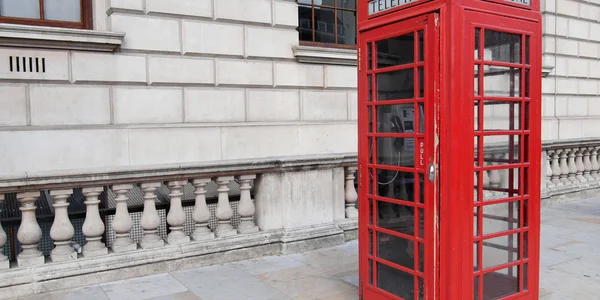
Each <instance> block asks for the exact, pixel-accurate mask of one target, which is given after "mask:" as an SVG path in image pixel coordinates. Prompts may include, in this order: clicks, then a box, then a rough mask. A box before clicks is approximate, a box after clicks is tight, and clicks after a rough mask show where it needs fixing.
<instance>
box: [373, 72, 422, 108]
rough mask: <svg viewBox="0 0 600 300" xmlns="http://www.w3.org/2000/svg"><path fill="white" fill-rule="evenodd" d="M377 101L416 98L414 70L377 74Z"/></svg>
mask: <svg viewBox="0 0 600 300" xmlns="http://www.w3.org/2000/svg"><path fill="white" fill-rule="evenodd" d="M376 79H377V100H378V101H382V100H398V99H411V98H413V97H414V96H415V71H414V69H412V68H409V69H405V70H398V71H393V72H385V73H379V74H377V77H376Z"/></svg>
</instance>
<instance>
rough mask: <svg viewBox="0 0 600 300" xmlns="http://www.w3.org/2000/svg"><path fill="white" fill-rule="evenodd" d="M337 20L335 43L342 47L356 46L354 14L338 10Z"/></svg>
mask: <svg viewBox="0 0 600 300" xmlns="http://www.w3.org/2000/svg"><path fill="white" fill-rule="evenodd" d="M338 1H343V0H338ZM337 18H338V19H337V30H338V32H337V39H338V40H337V43H338V44H342V45H356V12H355V11H347V10H338V11H337Z"/></svg>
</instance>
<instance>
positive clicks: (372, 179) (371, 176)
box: [369, 169, 375, 224]
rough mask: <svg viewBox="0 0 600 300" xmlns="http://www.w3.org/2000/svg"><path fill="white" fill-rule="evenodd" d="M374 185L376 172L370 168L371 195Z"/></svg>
mask: <svg viewBox="0 0 600 300" xmlns="http://www.w3.org/2000/svg"><path fill="white" fill-rule="evenodd" d="M374 186H375V174H374V172H373V169H369V194H370V195H373V188H374ZM371 205H372V204H371ZM369 224H371V223H369Z"/></svg>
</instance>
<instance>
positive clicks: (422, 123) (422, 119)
mask: <svg viewBox="0 0 600 300" xmlns="http://www.w3.org/2000/svg"><path fill="white" fill-rule="evenodd" d="M418 107H419V128H418V129H419V130H418V132H419V133H423V130H424V128H425V103H423V102H419V103H418Z"/></svg>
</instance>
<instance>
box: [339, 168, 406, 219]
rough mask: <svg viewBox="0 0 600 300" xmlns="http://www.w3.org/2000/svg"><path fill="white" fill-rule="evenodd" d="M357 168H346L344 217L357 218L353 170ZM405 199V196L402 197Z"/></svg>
mask: <svg viewBox="0 0 600 300" xmlns="http://www.w3.org/2000/svg"><path fill="white" fill-rule="evenodd" d="M357 169H358V168H356V167H348V168H346V187H345V188H346V193H345V198H346V218H357V217H358V210H357V209H356V201H358V193H356V189H355V188H354V172H356V170H357ZM404 199H407V198H404Z"/></svg>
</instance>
